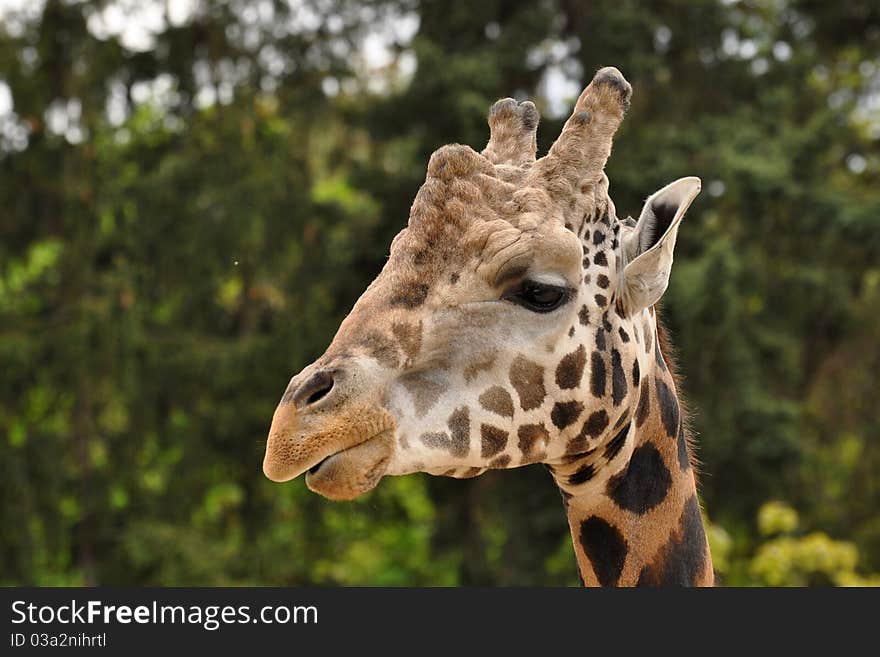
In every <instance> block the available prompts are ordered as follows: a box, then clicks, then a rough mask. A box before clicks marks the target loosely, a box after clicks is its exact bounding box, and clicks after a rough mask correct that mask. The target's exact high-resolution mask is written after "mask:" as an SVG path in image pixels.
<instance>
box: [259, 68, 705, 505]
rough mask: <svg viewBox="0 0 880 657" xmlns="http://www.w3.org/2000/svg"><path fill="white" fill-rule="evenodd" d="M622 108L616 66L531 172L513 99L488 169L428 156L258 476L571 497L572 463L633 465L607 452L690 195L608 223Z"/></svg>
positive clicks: (312, 484) (346, 486) (288, 406)
mask: <svg viewBox="0 0 880 657" xmlns="http://www.w3.org/2000/svg"><path fill="white" fill-rule="evenodd" d="M631 93H632V89H631V87H630V85H629V83H628V82H627V81H626V80H625V79H624V78H623V76H622V75H621V74H620V72H619V71H617V69H615V68H604V69H601V70H600V71H598V73H597V74H596V75H595V77H594V78H593V80H592V82H591V83H590V84H589V85H588V86H587V88H586V89H585V90H584V91H583V93H582V94H581V95H580V97H579V98H578V101H577V103H576V105H575V108H574V111H573V113H572V116H571V117H570V118H569V119H568V121H567V122H566V124H565V127H564V128H563V130H562V133H561V134H560V135H559V138H558V139H557V140H556V142H555V143H554V144H553V146H552V148H551V149H550V151H549V153H548V154H547V155H546V156H544V157H542V158H540V159H538V160H536V159H535V152H536V140H535V132H536V129H537V125H538V112H537V110H536V108H535V106H534V105H533V104H532V103H531V102H523V103H517V102H516V101H514V100H513V99H510V98H507V99H504V100H500V101H498V102H497V103H495V105H494V106H493V107H492V109H491V110H490V113H489V126H490V130H491V136H490V139H489V143H488V145H487V146H486V148H485V149H484V150H483V151H482V153H477V152H476V151H474V150H472V149H471V148H470V147H468V146H463V145H459V144H453V145H447V146H444V147H442V148H440V149H439V150H437V151H436V152H435V153H434V154H433V155H432V157H431V159H430V162H429V164H428V171H427V178H426V180H425V183H424V185H423V186H422V188H421V189H420V190H419V192H418V194H417V195H416V199H415V202H414V203H413V206H412V210H411V213H410V218H409V222H408V225H407V227H406V228H404V229H403V230H402V231H401V232H400V233H399V234H398V235H397V236H396V237H395V238H394V240H393V242H392V244H391V254H390V257H389V258H388V261H387V263H386V265H385V267H384V268H383V270H382V272H381V273H380V274H379V276H378V277H377V278H376V280H374V281H373V283H372V284H371V285H370V286H369V287H368V288H367V290H366V291H365V292H364V294H363V295H362V296H361V297H360V299H359V300H358V301H357V303H356V304H355V306H354V308H353V309H352V311H351V313H350V314H349V315H348V317H347V318H346V319H345V320H344V321H343V322H342V324H341V326H340V328H339V331H338V332H337V334H336V336H335V338H334V339H333V342H332V343H331V345H330V347H329V348H328V349H327V351H326V352H325V353H324V355H323V356H321V357H320V358H319V359H318V360H317V361H316V362H314V363H312V364H311V365H309V366H308V367H306V368H305V369H304V370H303V371H302V372H300V373H299V374H297V375H296V376H294V377H293V379H291V381H290V384H289V385H288V387H287V390H286V391H285V393H284V396H283V397H282V399H281V402H280V404H279V406H278V408H277V410H276V411H275V415H274V417H273V419H272V426H271V429H270V433H269V439H268V444H267V447H266V454H265V459H264V462H263V471H264V472H265V474H266V476H268V477H269V478H270V479H272V480H274V481H286V480H289V479H292V478H294V477H297V476H298V475H300V474H302V473H304V472H306V473H307V474H306V483H307V485H308V486H309V488H310V489H312V490H313V491H315V492H318V493H320V494H322V495H325V496H326V497H329V498H333V499H350V498H353V497H356V496H358V495H359V494H361V493H363V492H365V491H367V490H370V489H371V488H373V487H374V486H375V485H376V484H377V483H378V481H379V480H380V479H381V478H382V476H384V475H386V474H388V475H400V474H406V473H410V472H417V471H423V472H429V473H432V474H438V475H447V476H455V477H470V476H475V475H478V474H480V473H482V472H484V471H485V470H487V469H489V468H507V467H516V466H520V465H525V464H529V463H534V462H544V463H547V464H549V465H550V466H551V469H553V471H554V474H555V475H556V477H557V481H558V482H559V483H560V486H562V487H563V490H565V489H566V487H568V486H575V485H579V484H581V483H583V481H579V480H578V474H577V472H574V471H572V472H567V471H566V468H567V467H569V464H573V463H577V470H578V472H580V471H583V469H584V467H585V466H584V464H583V458H582V457H583V456H584V455H585V454H592V453H595V454H596V458H595V459H593V460H592V461H591V464H590V465H588V466H586V467H590V468H593V469H598V468H601V467H603V466H604V465H606V464H607V463H609V462H611V461H613V460H614V459H616V458H618V454H620V455H621V456H620V458H627V457H628V454H625V455H624V453H625V452H626V449H622V445H620V444H618V445H615V444H614V443H615V435H616V434H618V433H619V431H618V430H619V428H620V427H621V426H624V425H625V424H626V422H625V420H627V419H629V418H630V417H631V416H632V414H633V413H634V412H635V410H636V409H635V408H634V406H635V405H634V403H633V401H634V400H637V399H638V385H639V381H638V379H639V368H640V362H642V364H643V365H644V359H645V357H646V356H645V354H646V353H648V351H649V350H646V347H647V343H648V341H649V340H651V339H652V337H651V336H652V335H653V318H652V314H651V312H652V311H651V310H650V309H651V307H652V306H653V304H654V303H655V302H656V301H657V300H658V299H659V298H660V296H661V295H662V294H663V291H664V290H665V288H666V284H667V281H668V277H669V271H670V266H671V263H672V250H673V246H674V244H675V239H676V235H677V231H678V226H679V222H680V221H681V219H682V216H683V215H684V212H685V210H686V209H687V207H688V206H689V205H690V203H691V201H692V200H693V199H694V197H695V196H696V195H697V193H698V192H699V189H700V182H699V180H698V179H696V178H684V179H682V180H679V181H677V182H675V183H672V184H671V185H669V186H667V187H665V188H663V189H661V190H660V191H659V192H657V193H656V194H654V195H652V196H651V197H649V198H648V200H647V202H646V204H645V208H644V210H643V212H642V214H641V216H640V218H639V219H638V221H633V220H631V219H628V220H619V219H618V218H617V216H616V213H615V210H614V205H613V203H612V202H611V200H610V198H609V196H608V179H607V177H606V176H605V174H604V172H603V169H604V166H605V162H606V160H607V159H608V156H609V155H610V152H611V143H612V138H613V136H614V133H615V132H616V130H617V128H618V126H619V125H620V123H621V121H622V119H623V116H624V113H625V111H626V108H627V106H628V105H629V100H630V96H631ZM658 353H659V352H658ZM617 442H618V443H619V442H620V439H618V440H617ZM602 447H604V449H600V448H602ZM629 450H630V451H631V450H632V446H630V447H629ZM571 467H572V468H573V467H574V466H571ZM608 469H609V471H610V470H613V467H612V468H608Z"/></svg>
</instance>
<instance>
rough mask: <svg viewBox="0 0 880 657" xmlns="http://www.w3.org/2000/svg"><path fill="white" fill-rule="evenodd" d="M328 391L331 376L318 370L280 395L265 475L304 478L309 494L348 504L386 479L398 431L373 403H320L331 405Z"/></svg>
mask: <svg viewBox="0 0 880 657" xmlns="http://www.w3.org/2000/svg"><path fill="white" fill-rule="evenodd" d="M332 390H333V378H332V375H327V374H326V373H325V372H320V371H319V372H317V373H315V374H313V375H311V376H310V377H308V378H307V379H306V380H305V382H303V383H301V384H299V385H298V386H296V387H295V389H294V390H293V392H292V394H287V393H286V394H285V395H284V397H283V398H282V399H281V402H280V403H279V404H278V407H277V408H276V410H275V414H274V415H273V417H272V426H271V428H270V429H269V438H268V441H267V443H266V453H265V456H264V458H263V473H264V474H265V475H266V477H268V478H269V479H271V480H272V481H275V482H285V481H290V480H291V479H295V478H296V477H298V476H300V475H302V474H303V473H306V477H305V479H306V485H307V486H308V487H309V489H310V490H312V491H314V492H316V493H319V494H320V495H323V496H324V497H328V498H330V499H335V500H344V499H352V498H354V497H357V496H358V495H360V494H362V493H364V492H366V491H368V490H370V489H372V488H373V487H375V486H376V484H377V483H378V482H379V480H380V479H381V478H382V476H383V475H384V474H385V471H386V470H387V467H388V463H389V462H390V460H391V457H392V455H393V451H394V445H395V440H394V435H395V428H396V427H395V423H394V420H393V419H392V417H391V415H390V414H389V413H388V412H387V411H386V410H384V409H382V408H380V407H378V406H375V405H372V404H364V403H356V402H355V403H352V402H351V401H344V399H341V400H340V401H339V402H338V403H327V404H322V403H321V402H320V401H319V399H327V400H328V402H332V401H333V400H330V399H329V398H330V397H332V394H331V391H332ZM339 396H340V397H341V398H345V397H347V395H339ZM316 397H317V398H318V399H316Z"/></svg>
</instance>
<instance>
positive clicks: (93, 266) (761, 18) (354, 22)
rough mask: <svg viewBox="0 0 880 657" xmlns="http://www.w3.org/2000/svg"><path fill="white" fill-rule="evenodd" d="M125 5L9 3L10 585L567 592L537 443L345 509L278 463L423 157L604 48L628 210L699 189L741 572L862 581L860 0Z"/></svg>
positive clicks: (713, 354)
mask: <svg viewBox="0 0 880 657" xmlns="http://www.w3.org/2000/svg"><path fill="white" fill-rule="evenodd" d="M107 4H113V3H112V2H111V3H107V2H103V1H102V2H98V1H85V2H77V3H70V2H62V1H60V0H48V1H47V2H45V3H41V2H33V3H26V5H27V6H26V10H25V11H24V13H23V14H22V15H17V14H14V13H8V12H7V13H5V14H3V15H2V17H0V63H2V65H0V81H2V82H3V83H4V85H6V86H8V88H9V89H10V92H11V98H12V108H11V111H9V112H6V113H4V114H0V207H2V213H0V371H2V373H3V375H2V377H0V518H2V520H3V526H4V532H3V533H2V535H0V564H2V566H0V584H38V585H65V584H73V585H77V584H92V583H104V584H117V585H125V584H133V585H146V584H152V585H161V584H176V585H186V584H205V585H215V584H274V585H300V584H351V585H357V584H389V585H403V584H439V585H455V584H484V585H489V584H558V585H573V584H576V583H577V574H576V570H575V565H574V560H573V553H572V550H571V545H570V539H569V535H568V527H567V523H566V520H565V516H564V513H563V510H562V505H561V502H560V500H559V495H558V492H557V491H556V490H555V489H554V487H553V486H552V483H551V481H550V478H549V476H548V475H547V474H546V472H545V471H543V469H542V468H540V467H529V468H522V469H518V470H514V471H509V472H495V473H490V474H487V475H485V476H483V477H480V478H478V479H475V480H468V481H451V480H445V479H440V478H431V477H427V476H411V477H406V478H400V479H393V480H386V481H384V482H383V483H382V484H381V485H380V486H379V488H378V489H377V490H375V491H373V492H371V493H370V494H368V495H366V496H365V497H364V498H363V499H361V500H358V501H356V502H354V503H351V504H333V503H330V502H327V501H325V500H323V499H320V498H318V497H316V496H315V495H313V494H311V493H309V492H308V491H307V490H306V489H305V488H304V486H303V485H302V483H301V482H297V483H293V484H290V485H286V486H277V485H274V484H271V483H269V482H267V481H265V480H264V479H263V478H262V475H261V473H260V461H261V458H262V450H263V446H264V444H265V443H264V441H265V436H266V432H267V429H268V424H269V420H270V418H271V416H272V411H273V410H274V406H275V403H276V402H277V400H278V398H279V397H280V395H281V393H282V392H283V390H284V387H285V385H286V383H287V381H288V380H289V378H290V376H292V375H293V374H294V373H296V372H297V371H299V369H300V368H301V367H303V366H304V365H306V364H307V363H309V362H311V361H312V360H313V359H314V358H315V357H316V356H318V355H319V354H320V353H321V352H322V351H323V349H324V348H325V347H326V345H327V343H328V342H329V340H330V338H331V336H332V335H333V332H334V331H335V328H336V327H337V325H338V323H339V321H340V320H341V319H342V318H343V317H344V316H345V314H346V313H347V311H348V310H349V308H350V307H351V305H352V304H353V303H354V301H355V299H356V298H357V296H358V295H359V294H360V292H361V291H362V290H363V289H364V287H365V286H366V284H367V283H368V282H369V281H370V280H371V279H372V278H373V277H374V276H375V274H376V273H377V272H378V271H379V269H380V268H381V267H382V265H383V263H384V260H385V256H386V255H387V252H388V245H389V243H390V240H391V237H392V236H393V235H394V234H395V233H396V232H397V231H399V230H400V228H401V227H402V226H403V225H404V224H405V222H406V218H407V216H408V210H409V205H410V203H411V201H412V198H413V196H414V194H415V191H416V190H417V188H418V186H419V184H420V183H421V181H422V180H423V177H424V171H425V166H426V163H427V158H428V156H429V154H430V152H431V151H432V150H433V149H434V148H436V147H437V146H439V145H441V144H443V143H446V142H450V141H458V142H464V143H470V144H472V145H474V146H475V147H478V146H479V145H480V144H481V143H483V142H484V141H485V140H486V138H487V136H488V135H487V129H486V125H485V112H486V110H487V108H488V107H489V105H490V104H491V103H492V102H493V101H494V100H495V99H497V98H499V97H503V96H508V95H516V96H517V97H525V96H529V97H537V98H538V101H539V105H541V107H542V110H543V111H544V119H543V120H542V127H541V129H540V130H539V139H540V143H539V147H540V148H541V149H546V148H547V147H548V145H549V142H550V140H551V139H552V138H553V137H554V136H555V135H556V134H557V133H558V130H559V128H560V127H561V124H562V120H563V118H564V117H563V116H562V114H563V111H561V110H560V109H559V108H558V107H557V106H559V105H560V104H561V105H563V106H565V102H564V101H566V100H567V101H569V102H570V101H571V100H573V98H568V99H565V98H563V99H559V98H556V99H555V100H554V99H551V98H549V97H548V95H547V93H546V90H547V86H546V81H547V80H548V79H551V80H553V79H557V80H558V79H559V78H560V77H562V78H566V77H567V78H570V79H572V80H574V82H575V83H576V84H574V83H573V84H574V86H573V87H572V89H574V88H575V87H576V86H577V85H579V84H582V83H583V82H584V81H585V80H586V79H588V78H589V76H590V75H591V73H592V72H593V71H594V70H596V69H597V68H599V67H600V66H603V65H608V64H613V65H615V66H617V67H619V68H620V69H621V70H622V71H623V72H624V73H625V74H626V76H627V78H628V79H629V80H630V81H631V82H632V83H633V86H634V89H635V95H634V97H633V105H632V108H631V109H630V112H629V115H628V119H627V121H626V122H625V123H624V125H623V127H622V129H621V131H620V134H619V136H618V139H617V141H616V145H615V152H614V155H613V157H612V159H611V161H610V162H609V166H608V173H609V177H610V179H611V181H612V195H613V198H614V200H615V203H616V205H617V208H618V212H619V213H620V214H636V213H637V212H638V211H639V209H640V206H641V201H642V200H643V199H644V198H645V196H646V195H647V194H649V193H651V192H652V191H654V190H655V189H657V188H658V187H660V186H661V185H663V184H666V183H667V182H669V181H671V180H673V179H675V178H678V177H680V176H684V175H699V176H701V177H702V178H703V182H704V185H703V188H704V193H703V194H702V195H701V197H699V198H698V200H697V202H696V203H695V205H694V206H693V208H692V209H691V210H690V211H689V213H688V217H687V218H686V220H685V223H684V224H683V226H682V230H681V233H680V238H679V241H678V246H677V251H676V263H675V268H674V274H673V276H672V281H671V286H670V289H669V291H668V293H667V295H666V297H665V299H664V310H663V314H664V315H665V319H666V323H667V324H668V325H669V327H670V329H671V332H672V335H673V336H674V341H675V342H676V344H677V345H678V352H679V361H680V364H681V367H680V369H681V370H682V372H683V374H684V385H683V387H684V391H685V395H686V397H687V398H688V400H689V402H690V404H689V406H690V407H691V408H692V409H694V412H693V418H692V419H693V424H694V428H695V429H696V432H697V434H698V436H699V445H700V448H699V456H700V458H701V460H702V462H703V465H702V468H701V469H702V472H703V476H702V478H701V493H702V498H703V501H704V507H705V508H706V509H707V510H708V512H709V516H710V518H711V520H712V523H711V524H710V526H709V538H710V541H711V543H712V548H713V553H714V561H715V565H716V568H717V570H718V572H719V574H720V575H721V578H722V582H724V583H727V584H734V585H830V584H835V585H855V584H875V585H876V584H878V580H877V575H869V574H868V573H877V572H880V516H878V514H877V508H878V503H880V488H878V482H880V478H878V477H877V473H878V471H880V425H878V421H877V417H876V408H875V407H876V404H875V400H874V398H873V394H872V393H873V392H874V391H875V390H876V379H877V374H876V373H877V372H878V371H880V324H878V322H877V321H876V320H877V317H878V316H880V266H878V262H880V230H878V228H880V226H878V220H877V217H878V216H880V191H878V190H880V155H878V149H877V143H878V139H880V115H878V111H877V97H878V89H880V14H878V9H877V6H876V3H875V2H870V1H869V0H852V1H850V2H846V3H842V4H841V3H825V4H822V3H815V2H807V1H801V0H784V1H781V2H773V3H746V2H741V3H737V2H700V3H693V2H679V1H675V0H665V1H664V2H655V3H634V2H627V1H624V2H597V3H571V2H559V1H555V0H554V1H551V2H544V3H537V4H536V3H520V2H512V1H507V0H489V1H486V2H481V3H438V2H432V1H429V0H412V1H410V0H406V1H403V0H399V1H388V2H381V1H378V0H377V1H370V2H352V1H347V0H338V1H337V2H335V3H305V4H306V5H307V7H306V8H307V9H308V11H303V10H301V9H298V7H300V5H301V3H285V2H262V3H259V7H257V8H256V9H254V7H251V8H250V9H248V8H246V7H245V4H246V3H239V2H233V1H228V2H227V1H223V2H203V3H196V4H197V8H196V10H195V13H194V14H192V15H190V16H188V17H185V18H184V19H180V20H175V21H174V22H172V23H170V24H167V25H165V26H164V27H162V28H161V29H159V30H158V31H157V32H156V33H155V34H153V35H152V37H151V38H150V39H148V40H147V42H146V43H141V44H132V43H129V42H128V41H127V40H126V37H125V35H122V36H120V35H119V34H117V33H115V32H108V33H96V32H94V29H95V28H94V25H95V24H96V19H95V16H97V15H98V14H99V13H100V12H101V11H102V8H103V7H104V6H105V5H107ZM267 12H269V13H267ZM401 17H406V19H405V20H401ZM90 25H91V26H92V28H91V30H90V27H89V26H90ZM402 25H403V26H405V25H409V26H410V27H409V28H406V29H404V28H403V27H400V26H402ZM395 26H397V27H395ZM416 26H417V29H415V28H416ZM413 30H415V31H414V34H413V35H412V37H411V38H410V36H409V33H410V32H412V31H413ZM368 33H382V34H386V35H391V36H390V37H388V38H389V39H390V40H391V41H392V42H393V43H392V44H391V47H390V48H389V54H388V62H386V63H385V64H383V66H382V67H381V68H380V69H376V68H372V69H371V68H370V67H369V66H368V62H364V60H363V58H362V57H361V56H360V53H361V52H363V49H362V48H361V44H363V41H364V39H365V37H366V36H367V34H368ZM408 58H409V59H408ZM407 61H410V62H413V61H414V62H415V63H416V66H417V68H416V70H415V72H414V73H413V72H410V73H409V74H408V73H407V72H406V71H407V68H406V66H405V64H406V62H407ZM2 89H3V87H2V86H0V91H2ZM2 95H3V94H2V93H0V96H2ZM551 101H552V102H551ZM0 112H2V108H0ZM22 135H26V137H25V138H23V137H22ZM23 139H24V141H23ZM768 500H786V503H785V504H783V503H780V502H768ZM789 505H790V506H789ZM795 508H796V509H797V510H798V511H797V512H795V511H794V509H795Z"/></svg>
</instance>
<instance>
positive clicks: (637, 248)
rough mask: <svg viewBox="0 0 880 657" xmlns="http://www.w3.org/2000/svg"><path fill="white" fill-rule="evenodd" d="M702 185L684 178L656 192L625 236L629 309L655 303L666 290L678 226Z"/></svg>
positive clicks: (625, 296)
mask: <svg viewBox="0 0 880 657" xmlns="http://www.w3.org/2000/svg"><path fill="white" fill-rule="evenodd" d="M700 185H701V183H700V179H699V178H695V177H689V178H680V179H679V180H676V181H675V182H674V183H670V184H669V185H667V186H666V187H664V188H663V189H661V190H659V191H657V192H655V193H654V194H652V195H651V196H650V197H648V200H647V201H645V207H644V209H643V210H642V214H641V216H639V221H638V223H637V224H636V227H635V228H634V229H633V230H632V232H631V233H630V234H629V235H627V236H626V237H625V238H624V240H623V256H624V262H626V263H627V265H626V267H625V268H624V273H623V278H624V281H623V282H624V284H623V290H622V298H623V302H624V305H625V306H626V309H627V311H628V312H629V313H635V312H638V311H639V310H642V309H644V308H648V307H650V306H652V305H654V304H655V303H657V301H659V300H660V297H661V296H663V293H664V292H665V291H666V286H667V285H668V284H669V273H670V271H671V269H672V251H673V249H674V248H675V239H676V237H677V236H678V226H679V224H680V223H681V220H682V218H683V217H684V213H685V212H687V209H688V207H690V204H691V203H692V202H693V200H694V199H695V198H696V197H697V194H699V193H700Z"/></svg>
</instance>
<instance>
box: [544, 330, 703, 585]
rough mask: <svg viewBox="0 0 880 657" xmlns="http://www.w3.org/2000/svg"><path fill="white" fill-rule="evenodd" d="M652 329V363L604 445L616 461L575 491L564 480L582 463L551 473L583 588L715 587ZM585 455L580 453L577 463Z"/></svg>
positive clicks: (668, 379)
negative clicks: (624, 415) (635, 398)
mask: <svg viewBox="0 0 880 657" xmlns="http://www.w3.org/2000/svg"><path fill="white" fill-rule="evenodd" d="M657 332H658V334H659V339H658V340H656V346H655V349H656V350H657V356H656V360H655V362H654V363H652V364H653V367H651V368H649V370H648V372H646V374H645V375H644V376H642V379H641V385H640V387H639V397H638V404H637V406H636V407H635V408H634V409H633V411H632V415H631V417H629V418H622V420H623V423H622V424H621V425H620V426H621V427H622V428H620V429H618V430H616V431H614V432H613V433H614V434H615V435H614V437H613V438H612V439H611V440H610V442H609V443H607V444H606V446H605V451H606V453H607V451H608V449H609V446H613V449H614V450H619V452H620V454H621V455H622V458H623V459H624V460H623V462H622V464H621V465H620V466H619V467H616V468H614V472H608V473H604V476H602V473H599V472H597V473H596V474H595V475H591V476H592V481H590V482H589V484H590V485H588V486H577V487H571V486H566V485H565V482H570V481H571V475H570V473H572V472H578V471H579V470H578V469H579V468H580V471H583V468H584V466H583V465H581V464H579V463H578V462H577V461H573V462H572V463H570V464H567V465H566V467H565V468H564V469H560V468H551V469H552V470H553V474H554V477H555V478H556V480H557V483H558V484H559V485H560V489H561V490H562V495H563V500H564V502H565V507H566V512H567V515H568V523H569V528H570V529H571V536H572V542H573V544H574V550H575V555H576V557H577V563H578V569H579V571H580V576H581V581H582V582H583V584H584V585H586V586H599V585H601V586H633V585H637V586H712V585H713V584H714V574H713V569H712V559H711V555H710V553H709V546H708V542H707V539H706V532H705V529H704V527H703V519H702V515H701V513H700V505H699V501H698V498H697V491H696V478H695V472H694V467H693V463H692V460H691V457H690V454H689V449H688V443H687V437H686V435H685V432H686V428H685V422H684V418H683V417H682V411H681V407H680V404H679V402H678V398H677V396H676V392H675V390H676V387H675V381H674V377H673V374H672V373H671V372H670V371H669V369H668V368H667V366H666V364H665V362H664V361H663V358H662V355H660V344H661V343H663V342H664V341H665V335H664V334H663V329H662V327H658V331H657ZM651 360H654V359H651ZM627 419H628V422H627ZM615 442H616V443H617V444H616V445H614V443H615ZM595 451H596V450H591V452H595ZM592 458H593V455H592V454H591V453H586V454H584V455H583V459H585V460H582V461H581V463H584V462H590V460H591V459H592ZM587 467H588V468H589V469H590V471H591V472H592V466H589V465H588V466H587Z"/></svg>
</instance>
